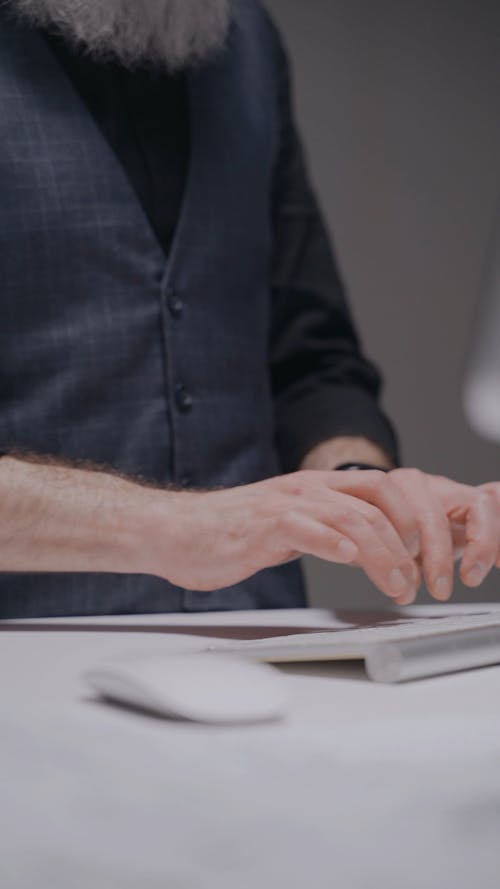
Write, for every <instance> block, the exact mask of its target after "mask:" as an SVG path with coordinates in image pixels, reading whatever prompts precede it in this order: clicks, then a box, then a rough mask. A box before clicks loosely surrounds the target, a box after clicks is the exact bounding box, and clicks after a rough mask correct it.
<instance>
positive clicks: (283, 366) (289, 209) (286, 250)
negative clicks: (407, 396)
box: [270, 28, 398, 471]
mask: <svg viewBox="0 0 500 889" xmlns="http://www.w3.org/2000/svg"><path fill="white" fill-rule="evenodd" d="M273 30H274V34H275V39H276V47H277V63H278V77H279V80H278V83H279V96H278V99H279V118H280V142H279V153H278V157H277V163H276V169H275V173H274V185H273V227H274V241H273V262H272V296H273V300H272V328H271V344H270V350H271V351H270V360H271V374H272V386H273V395H274V403H275V421H276V436H277V446H278V450H279V454H280V457H281V462H282V466H283V469H284V470H285V471H292V470H294V469H297V467H298V466H299V464H300V463H301V461H302V459H303V458H304V457H305V455H306V454H307V453H308V452H309V451H310V450H311V449H312V448H313V447H315V445H317V444H319V443H320V442H322V441H326V440H327V439H329V438H334V437H336V436H362V437H364V438H367V439H369V440H370V441H372V442H374V443H375V444H377V445H379V446H380V447H381V448H382V449H383V450H384V451H385V453H386V454H387V455H388V457H390V458H391V459H392V460H394V462H396V463H397V462H398V456H397V450H398V446H397V442H396V438H395V435H394V431H393V429H392V427H391V424H390V423H389V421H388V419H387V418H386V416H385V415H384V413H383V412H382V410H381V408H380V406H379V401H378V399H379V395H380V389H381V379H380V375H379V373H378V371H377V370H376V368H375V367H374V365H373V364H372V363H371V362H369V361H368V360H367V359H366V357H365V356H364V355H363V352H362V349H361V346H360V341H359V337H358V335H357V333H356V330H355V327H354V324H353V320H352V317H351V314H350V311H349V307H348V305H347V302H346V299H345V295H344V288H343V285H342V282H341V279H340V276H339V272H338V268H337V265H336V262H335V259H334V256H333V251H332V247H331V244H330V241H329V236H328V233H327V230H326V227H325V223H324V220H323V218H322V214H321V211H320V209H319V206H318V203H317V201H316V198H315V195H314V192H313V189H312V187H311V184H310V181H309V177H308V172H307V167H306V162H305V158H304V152H303V148H302V145H301V142H300V138H299V135H298V132H297V128H296V125H295V122H294V117H293V109H292V97H291V84H290V72H289V66H288V60H287V56H286V53H285V50H284V48H283V45H282V43H281V40H280V38H279V36H278V34H277V32H276V29H275V28H273Z"/></svg>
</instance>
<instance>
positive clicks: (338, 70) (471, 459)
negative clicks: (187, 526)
mask: <svg viewBox="0 0 500 889" xmlns="http://www.w3.org/2000/svg"><path fill="white" fill-rule="evenodd" d="M268 6H269V8H270V9H271V11H272V12H273V13H274V15H275V18H276V20H277V21H278V23H279V24H280V25H281V27H282V30H283V33H284V35H285V39H286V42H287V44H288V47H289V50H290V54H291V56H292V59H293V61H294V70H295V82H296V104H297V113H298V117H299V121H300V123H301V126H302V131H303V135H304V139H305V142H306V146H307V149H308V154H309V158H310V164H311V168H312V171H313V176H314V180H315V183H316V187H317V191H318V193H319V196H320V199H321V202H322V205H323V208H324V210H325V212H326V215H327V219H328V222H329V225H330V228H331V231H332V233H333V236H334V241H335V245H336V249H337V255H338V258H339V262H340V266H341V269H342V272H343V275H344V278H345V280H346V283H347V285H348V289H349V293H350V298H351V302H352V306H353V308H354V313H355V316H356V318H357V321H358V325H359V328H360V331H361V334H362V337H363V340H364V343H365V348H366V351H367V352H368V353H369V354H370V355H371V356H372V357H374V358H375V359H376V360H377V362H378V364H379V366H380V367H381V368H382V370H383V372H384V375H385V378H386V392H385V404H386V406H387V408H388V410H389V412H390V414H391V416H392V417H393V418H394V419H395V421H396V423H397V426H398V428H399V431H400V436H401V440H402V444H403V455H404V459H405V462H406V463H407V464H413V465H417V466H420V467H421V468H423V469H426V470H428V471H430V472H438V473H444V474H447V475H450V476H452V477H455V478H459V479H462V480H464V481H467V482H471V483H477V482H480V481H482V480H487V479H491V478H500V447H499V448H497V447H495V446H493V445H489V444H486V443H484V442H482V441H480V440H479V439H478V438H477V437H476V436H475V435H474V433H472V432H471V431H470V430H469V429H468V427H467V425H466V422H465V419H464V416H463V410H462V402H461V386H462V379H463V370H464V358H465V354H466V349H467V344H468V340H469V335H470V327H471V323H472V319H473V316H474V308H475V303H476V300H477V297H478V293H479V290H480V281H481V272H482V265H483V262H484V257H485V251H486V247H487V242H488V235H489V233H490V230H491V228H492V224H493V219H494V215H495V210H496V205H497V203H498V198H499V196H500V113H499V110H500V109H499V86H500V6H499V4H498V3H497V2H494V0H473V2H471V0H419V2H415V0H377V2H376V3H375V2H371V0H307V2H305V0H269V2H268ZM499 397H500V396H499ZM307 571H308V577H309V581H310V589H311V597H312V601H313V603H315V604H326V603H342V604H345V603H346V602H349V603H351V604H354V605H367V604H373V603H376V602H379V601H380V598H379V596H378V594H377V593H376V592H374V591H373V590H372V588H371V587H370V584H369V583H368V582H367V581H366V580H365V579H364V578H363V576H362V575H361V574H360V573H358V572H357V571H354V570H353V569H340V568H336V567H333V566H328V565H324V564H320V563H317V562H314V561H311V562H308V564H307ZM478 597H479V598H481V599H488V598H489V599H500V573H499V572H497V573H496V575H495V576H494V577H492V578H490V580H489V581H487V582H486V583H485V584H484V585H483V587H482V588H481V590H480V591H479V592H478V593H477V592H476V593H472V594H471V592H470V591H467V590H465V589H464V588H462V587H461V585H460V584H457V588H456V598H457V599H460V600H462V601H465V600H474V599H475V598H478ZM421 598H422V601H425V596H422V597H421Z"/></svg>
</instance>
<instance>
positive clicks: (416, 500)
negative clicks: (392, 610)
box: [393, 470, 453, 602]
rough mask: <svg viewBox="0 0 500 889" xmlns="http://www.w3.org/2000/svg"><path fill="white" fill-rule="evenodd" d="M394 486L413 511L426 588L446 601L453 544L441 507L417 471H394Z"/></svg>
mask: <svg viewBox="0 0 500 889" xmlns="http://www.w3.org/2000/svg"><path fill="white" fill-rule="evenodd" d="M393 475H394V476H397V484H398V485H400V487H401V490H402V491H403V493H405V494H406V496H407V497H408V499H410V500H411V501H412V502H413V504H414V506H415V509H416V512H417V521H418V525H419V529H420V539H421V560H422V566H423V571H424V576H425V581H426V584H427V588H428V590H429V592H430V594H431V596H433V598H434V599H438V600H439V601H442V602H444V601H446V600H447V599H449V598H450V596H451V593H452V589H453V542H452V535H451V529H450V525H449V521H448V517H447V515H446V512H445V509H444V507H443V506H442V505H441V503H440V501H439V499H438V497H437V496H436V495H435V494H434V493H433V491H432V490H431V488H430V486H429V485H428V483H427V480H426V477H425V475H424V474H423V473H421V472H419V471H418V470H396V471H395V472H394V473H393Z"/></svg>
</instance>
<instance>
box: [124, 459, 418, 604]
mask: <svg viewBox="0 0 500 889" xmlns="http://www.w3.org/2000/svg"><path fill="white" fill-rule="evenodd" d="M348 475H349V476H350V479H349V481H348V479H347V476H348ZM347 484H348V485H349V489H350V491H351V492H353V493H354V494H355V496H352V494H351V493H349V494H347V493H344V492H341V491H339V490H337V488H338V487H345V486H346V485H347ZM141 523H142V530H141V527H140V525H139V526H138V528H137V532H138V535H139V538H140V539H141V540H143V541H144V546H143V550H142V553H143V560H144V561H143V564H142V567H141V568H140V570H141V571H147V572H148V573H150V572H152V573H154V574H157V575H159V576H162V577H166V578H168V580H170V581H171V582H172V583H174V584H176V585H178V586H181V587H184V588H187V589H196V590H205V591H208V590H213V589H217V588H220V587H226V586H230V585H232V584H235V583H238V582H239V581H242V580H244V579H245V578H246V577H249V576H250V575H252V574H255V573H256V572H257V571H260V570H261V569H263V568H267V567H270V566H272V565H277V564H281V563H283V562H287V561H290V560H292V559H295V558H298V557H299V556H300V555H302V554H305V553H307V554H312V555H314V556H318V557H319V558H321V559H326V560H327V561H329V562H338V563H343V564H356V565H358V566H360V567H361V568H363V569H364V571H365V572H366V574H367V575H368V577H369V578H370V579H371V580H372V581H373V583H375V584H376V586H378V588H379V589H380V590H381V591H382V592H383V593H385V594H386V595H387V596H389V597H390V598H392V599H395V600H397V601H398V603H399V604H404V603H405V602H409V601H412V600H413V598H414V596H415V593H416V589H417V587H418V585H419V581H420V575H419V571H418V569H417V567H416V564H415V561H414V557H415V556H416V555H417V554H418V552H419V533H418V527H417V522H416V517H415V516H414V515H413V512H412V510H411V508H410V507H409V506H408V504H407V501H406V499H405V497H404V496H403V495H402V494H401V492H400V491H399V490H398V488H397V486H396V485H395V484H393V483H392V482H391V480H390V478H388V477H387V476H386V475H385V473H383V472H377V471H375V472H357V473H342V472H319V471H308V470H304V471H301V472H297V473H293V474H291V475H287V476H282V477H277V478H272V479H268V480H266V481H262V482H258V483H256V484H251V485H244V486H241V487H236V488H230V489H225V490H220V491H211V492H207V493H202V492H167V493H158V495H157V497H155V498H152V502H151V504H150V506H149V511H148V513H147V514H146V515H145V516H143V518H142V519H141Z"/></svg>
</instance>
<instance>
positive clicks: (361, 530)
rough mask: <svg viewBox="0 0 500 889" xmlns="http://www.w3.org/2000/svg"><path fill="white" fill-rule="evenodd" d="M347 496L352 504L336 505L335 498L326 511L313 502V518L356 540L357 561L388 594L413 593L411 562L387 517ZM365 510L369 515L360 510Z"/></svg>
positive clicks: (406, 594) (392, 595)
mask: <svg viewBox="0 0 500 889" xmlns="http://www.w3.org/2000/svg"><path fill="white" fill-rule="evenodd" d="M340 496H342V495H340ZM348 500H350V501H352V503H353V504H354V507H353V506H352V505H351V504H348V506H347V507H346V506H338V505H337V504H338V500H337V501H336V503H335V507H333V505H332V506H329V509H328V510H327V511H325V510H324V509H323V510H321V509H320V506H319V504H318V505H316V507H315V518H316V519H317V520H320V521H322V522H323V523H325V524H328V525H329V526H330V527H334V528H335V529H336V530H337V531H338V532H340V533H341V534H343V535H344V536H345V537H346V538H347V539H349V540H351V541H353V542H354V543H355V544H356V546H357V548H358V551H359V555H358V557H357V560H356V561H357V564H359V566H360V567H361V568H363V570H364V571H365V573H366V574H367V576H368V577H369V578H370V580H372V581H373V583H374V584H375V585H376V586H377V587H378V588H379V589H380V590H381V591H382V592H383V593H385V595H387V596H389V597H390V598H395V597H398V596H405V597H407V596H408V595H409V594H410V593H411V594H412V595H413V594H414V593H415V570H414V563H413V561H412V559H411V558H410V557H409V555H408V552H407V550H406V549H405V547H404V546H403V544H402V542H401V540H400V539H399V537H398V535H397V534H396V532H395V531H394V529H393V528H392V527H391V525H390V523H389V521H388V520H387V519H386V517H385V516H384V515H383V513H381V512H380V511H379V510H377V509H376V508H375V507H373V506H370V505H369V504H363V505H362V507H361V508H360V504H359V501H358V500H357V499H356V498H351V497H349V498H348ZM310 508H313V507H310ZM368 510H370V516H369V517H367V516H366V515H365V514H363V513H366V512H367V511H368Z"/></svg>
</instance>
